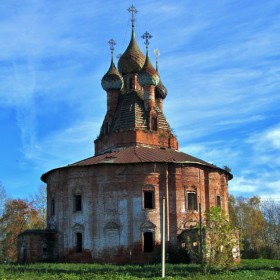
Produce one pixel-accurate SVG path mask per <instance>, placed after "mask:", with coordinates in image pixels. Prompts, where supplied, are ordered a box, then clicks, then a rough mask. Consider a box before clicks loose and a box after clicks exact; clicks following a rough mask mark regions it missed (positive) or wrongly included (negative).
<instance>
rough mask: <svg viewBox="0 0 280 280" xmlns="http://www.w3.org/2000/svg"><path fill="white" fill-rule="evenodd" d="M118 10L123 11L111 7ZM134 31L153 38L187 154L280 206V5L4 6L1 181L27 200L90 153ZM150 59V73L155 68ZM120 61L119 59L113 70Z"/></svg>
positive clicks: (239, 188)
mask: <svg viewBox="0 0 280 280" xmlns="http://www.w3.org/2000/svg"><path fill="white" fill-rule="evenodd" d="M116 3H117V4H116ZM131 4H134V6H135V7H136V8H137V10H138V13H137V15H136V22H135V26H136V27H135V31H136V37H137V41H138V44H139V46H140V48H141V49H142V51H143V53H144V52H145V45H144V43H143V40H142V39H141V35H142V34H143V33H144V32H145V31H146V30H147V31H148V32H149V33H151V34H152V35H153V38H152V40H151V42H150V50H153V49H158V50H159V51H160V57H159V73H160V76H161V79H162V81H163V83H164V85H165V86H166V88H167V89H168V96H167V98H166V99H165V100H164V105H163V106H164V113H165V115H166V117H167V119H168V121H169V123H170V125H171V126H172V128H173V129H174V131H175V134H176V135H177V137H178V140H179V144H180V150H182V151H184V152H186V153H188V154H191V155H193V156H196V157H199V158H201V159H203V160H206V161H208V162H211V163H214V164H216V165H217V166H221V167H223V166H224V165H227V166H229V167H230V168H231V169H232V173H233V175H234V179H233V180H232V181H230V183H229V192H230V193H232V194H234V195H236V196H239V195H243V196H253V195H260V196H262V197H264V198H267V197H272V198H274V199H280V113H279V107H280V94H279V90H280V36H279V34H280V2H279V0H275V1H274V0H267V1H261V0H254V1H249V0H243V1H236V0H207V1H205V0H196V1H191V0H184V1H183V0H181V1H180V0H177V1H167V0H166V1H165V0H164V1H150V0H149V1H146V0H141V1H140V0H137V1H133V2H131V0H129V1H126V0H122V1H119V2H116V1H106V0H104V1H99V0H98V1H97V0H79V1H76V0H67V1H66V0H60V1H54V0H22V1H18V0H6V1H1V2H0V26H1V28H0V41H1V44H0V128H1V137H0V156H1V157H0V181H1V182H2V184H3V185H4V187H5V188H6V191H7V193H8V195H9V196H11V197H27V196H29V195H30V194H31V193H33V192H34V191H35V190H36V189H37V188H38V186H39V185H40V184H42V183H41V181H40V176H41V174H42V173H44V172H46V171H48V170H50V169H53V168H56V167H60V166H64V165H67V164H69V163H73V162H76V161H78V160H81V159H84V158H87V157H90V156H92V155H93V154H94V146H93V140H94V139H95V138H96V136H97V135H98V133H99V129H100V126H101V122H102V120H103V118H104V115H105V110H106V93H105V92H104V91H103V89H102V88H101V84H100V81H101V78H102V76H103V75H104V74H105V72H106V71H107V69H108V67H109V63H110V51H109V45H108V43H107V42H108V40H109V39H110V38H114V39H115V41H116V42H117V45H116V55H117V54H118V53H121V52H123V51H124V50H125V49H126V47H127V45H128V42H129V39H130V32H131V23H130V20H129V14H128V12H127V8H128V7H129V6H130V5H131ZM150 53H151V55H150V56H151V60H152V61H153V63H154V65H155V57H154V55H153V52H152V51H150ZM115 60H116V59H115Z"/></svg>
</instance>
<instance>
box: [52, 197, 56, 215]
mask: <svg viewBox="0 0 280 280" xmlns="http://www.w3.org/2000/svg"><path fill="white" fill-rule="evenodd" d="M54 215H55V200H54V199H52V200H51V216H54Z"/></svg>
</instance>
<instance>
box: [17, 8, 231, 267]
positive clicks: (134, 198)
mask: <svg viewBox="0 0 280 280" xmlns="http://www.w3.org/2000/svg"><path fill="white" fill-rule="evenodd" d="M128 11H129V12H130V15H131V22H132V29H131V39H130V42H129V44H128V46H127V48H126V50H125V51H124V52H123V54H122V55H121V56H120V57H119V60H118V63H117V67H116V65H115V62H114V46H115V41H114V40H113V39H111V40H110V41H109V44H110V49H111V63H110V65H109V69H108V71H107V73H105V75H104V76H103V78H102V79H101V85H102V88H103V89H104V91H105V92H106V94H107V112H106V114H105V117H104V121H103V123H102V125H101V129H100V133H99V136H98V137H97V139H96V140H95V141H94V145H95V155H94V156H92V157H90V158H87V159H83V160H81V161H78V162H76V163H73V164H69V165H67V166H63V167H59V168H56V169H53V170H50V171H48V172H47V173H45V174H43V175H42V177H41V179H42V181H43V182H45V183H46V184H47V229H44V230H28V231H25V232H23V233H22V234H21V235H20V236H19V261H22V262H35V261H65V262H101V263H104V262H110V263H150V262H154V261H157V260H159V257H160V247H161V240H162V232H163V231H164V232H165V235H166V246H167V249H168V250H169V251H172V250H174V251H176V250H177V249H178V248H182V247H185V248H192V250H193V251H196V250H198V244H199V240H198V234H197V229H198V226H199V209H200V208H201V213H202V222H203V223H205V220H204V213H205V211H207V210H209V209H210V207H212V206H220V207H221V208H222V209H223V210H224V211H226V212H227V213H228V181H229V180H231V179H232V174H231V173H230V172H229V170H225V169H223V168H219V167H217V166H215V165H213V164H210V163H208V162H205V161H203V160H201V159H198V158H195V157H193V156H191V155H188V154H185V153H183V152H180V150H179V145H178V141H177V139H176V136H175V135H174V134H173V133H172V129H171V127H170V125H169V123H168V121H167V119H166V117H165V115H164V106H163V103H164V100H165V98H166V96H167V89H166V87H165V86H164V84H163V82H164V81H162V80H161V78H160V74H159V71H158V66H157V64H156V67H154V66H153V65H152V63H151V61H150V58H149V40H150V39H151V35H150V34H149V33H148V32H146V33H144V35H143V36H142V38H143V39H144V43H145V45H146V53H145V54H143V53H142V52H141V50H140V48H139V46H138V43H137V41H136V36H135V27H134V25H135V13H136V12H137V10H136V9H135V7H134V6H131V7H130V8H129V9H128ZM170 98H172V96H171V97H170ZM163 197H164V198H165V200H166V213H165V214H166V215H165V216H166V220H165V225H166V226H165V228H164V229H163V228H162V226H163V222H162V220H163V211H162V201H163V200H162V199H163Z"/></svg>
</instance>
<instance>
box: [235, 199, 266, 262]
mask: <svg viewBox="0 0 280 280" xmlns="http://www.w3.org/2000/svg"><path fill="white" fill-rule="evenodd" d="M260 207H261V200H260V198H259V197H257V196H253V197H251V198H244V197H239V198H237V206H236V211H237V216H238V224H239V229H240V236H241V241H242V243H243V252H242V254H243V256H244V257H245V258H255V257H258V256H259V255H260V252H261V248H262V247H263V246H264V238H263V237H264V231H265V227H266V221H265V219H264V216H263V213H262V211H261V209H260Z"/></svg>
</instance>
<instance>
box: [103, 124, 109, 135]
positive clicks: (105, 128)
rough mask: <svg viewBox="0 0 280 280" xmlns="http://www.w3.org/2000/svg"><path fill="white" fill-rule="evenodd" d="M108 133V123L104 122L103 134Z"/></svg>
mask: <svg viewBox="0 0 280 280" xmlns="http://www.w3.org/2000/svg"><path fill="white" fill-rule="evenodd" d="M108 133H109V123H108V122H105V125H104V134H105V135H107V134H108Z"/></svg>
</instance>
